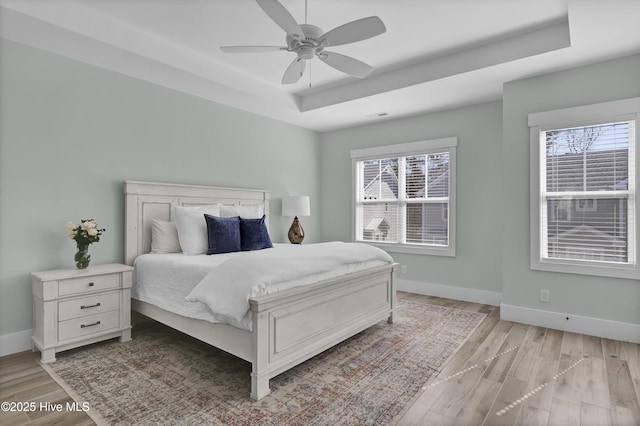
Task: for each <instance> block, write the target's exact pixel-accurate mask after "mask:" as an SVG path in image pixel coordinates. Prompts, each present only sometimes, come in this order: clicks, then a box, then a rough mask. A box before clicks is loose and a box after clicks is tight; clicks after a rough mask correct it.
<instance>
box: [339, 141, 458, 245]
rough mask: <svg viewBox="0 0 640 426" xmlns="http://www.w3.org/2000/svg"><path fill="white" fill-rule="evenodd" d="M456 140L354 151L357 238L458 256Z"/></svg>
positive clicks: (372, 242) (374, 242)
mask: <svg viewBox="0 0 640 426" xmlns="http://www.w3.org/2000/svg"><path fill="white" fill-rule="evenodd" d="M456 145H457V139H456V138H445V139H437V140H432V141H421V142H411V143H405V144H398V145H390V146H383V147H377V148H368V149H360V150H354V151H352V152H351V158H352V161H353V188H354V234H355V235H354V239H355V240H356V241H363V242H367V243H371V244H375V245H380V246H382V247H383V248H386V249H388V250H390V251H401V252H410V253H423V254H436V255H443V256H455V226H454V225H455V149H456Z"/></svg>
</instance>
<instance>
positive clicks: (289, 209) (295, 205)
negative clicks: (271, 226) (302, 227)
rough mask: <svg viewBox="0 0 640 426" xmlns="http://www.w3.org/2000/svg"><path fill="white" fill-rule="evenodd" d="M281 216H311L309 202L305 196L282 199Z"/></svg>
mask: <svg viewBox="0 0 640 426" xmlns="http://www.w3.org/2000/svg"><path fill="white" fill-rule="evenodd" d="M282 216H311V202H310V201H309V197H308V196H306V195H297V196H292V197H283V198H282Z"/></svg>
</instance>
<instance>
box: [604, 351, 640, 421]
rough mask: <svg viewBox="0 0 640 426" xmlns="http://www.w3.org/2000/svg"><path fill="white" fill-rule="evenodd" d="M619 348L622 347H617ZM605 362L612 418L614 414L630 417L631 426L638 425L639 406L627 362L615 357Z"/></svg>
mask: <svg viewBox="0 0 640 426" xmlns="http://www.w3.org/2000/svg"><path fill="white" fill-rule="evenodd" d="M618 343H620V342H618ZM619 347H622V346H621V345H619ZM605 362H606V368H607V383H608V385H609V395H610V398H611V399H610V400H611V406H612V409H613V411H614V418H615V417H617V414H615V413H621V414H622V415H623V416H624V417H629V416H630V417H631V419H632V420H633V422H634V423H633V424H637V425H640V404H639V403H638V397H637V395H636V391H635V387H634V385H633V380H632V378H631V373H630V371H629V366H628V364H627V361H625V360H623V359H619V358H617V357H615V356H608V357H607V358H606V360H605ZM614 421H615V420H614Z"/></svg>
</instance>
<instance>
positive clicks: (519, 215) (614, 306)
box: [502, 55, 640, 324]
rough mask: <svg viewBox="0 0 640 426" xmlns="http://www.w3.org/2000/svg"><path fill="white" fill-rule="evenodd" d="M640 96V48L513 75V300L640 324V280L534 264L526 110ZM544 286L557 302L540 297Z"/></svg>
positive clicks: (507, 217) (509, 237)
mask: <svg viewBox="0 0 640 426" xmlns="http://www.w3.org/2000/svg"><path fill="white" fill-rule="evenodd" d="M636 96H640V55H635V56H631V57H627V58H622V59H618V60H613V61H609V62H604V63H599V64H595V65H589V66H585V67H580V68H575V69H571V70H567V71H562V72H557V73H553V74H547V75H544V76H541V77H535V78H530V79H526V80H521V81H515V82H511V83H507V84H505V86H504V96H503V122H504V126H503V137H502V155H503V162H502V164H503V172H502V174H503V176H504V179H502V182H503V192H504V193H505V194H508V198H507V199H506V201H507V204H506V205H505V207H504V212H505V214H504V220H503V223H504V233H503V253H504V256H503V262H502V264H503V274H502V286H503V297H504V302H505V303H506V304H509V305H514V306H521V307H528V308H534V309H543V310H549V311H554V312H562V313H571V314H574V315H583V316H588V317H593V318H601V319H608V320H615V321H622V322H627V323H632V324H640V282H638V280H630V279H613V278H603V277H593V276H588V275H571V274H560V273H551V272H542V271H532V270H531V269H530V268H529V252H530V251H529V216H530V212H529V129H528V127H527V115H528V114H529V113H532V112H540V111H549V110H554V109H558V108H566V107H571V106H577V105H584V104H591V103H598V102H606V101H612V100H618V99H625V98H632V97H636ZM541 288H545V289H549V290H550V291H551V303H544V304H543V303H540V302H538V297H539V290H540V289H541Z"/></svg>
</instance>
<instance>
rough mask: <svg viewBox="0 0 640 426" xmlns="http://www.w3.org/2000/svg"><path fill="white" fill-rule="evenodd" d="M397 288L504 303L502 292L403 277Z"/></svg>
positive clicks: (449, 297) (411, 291)
mask: <svg viewBox="0 0 640 426" xmlns="http://www.w3.org/2000/svg"><path fill="white" fill-rule="evenodd" d="M396 288H397V289H398V290H400V291H408V292H409V293H416V294H424V295H425V296H436V297H446V298H447V299H454V300H462V301H465V302H473V303H482V304H483V305H492V306H499V305H500V304H501V303H502V293H500V292H497V291H488V290H477V289H474V288H466V287H455V286H450V285H443V284H433V283H427V282H423V281H411V280H403V279H399V280H398V281H397V285H396Z"/></svg>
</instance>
